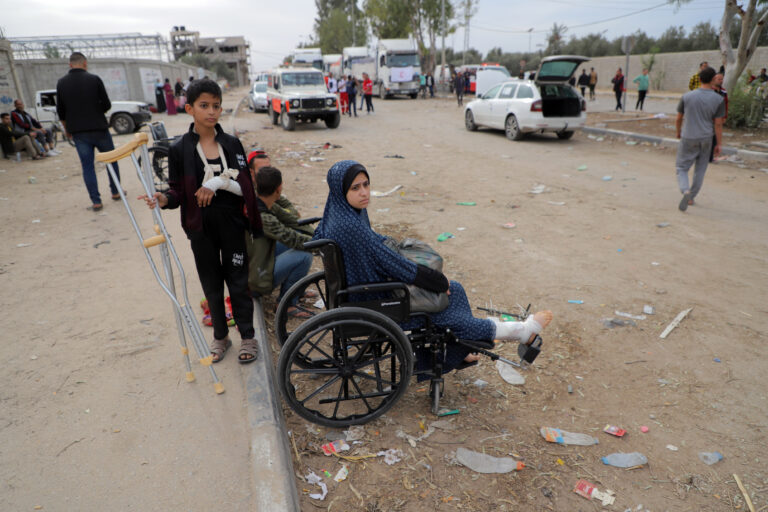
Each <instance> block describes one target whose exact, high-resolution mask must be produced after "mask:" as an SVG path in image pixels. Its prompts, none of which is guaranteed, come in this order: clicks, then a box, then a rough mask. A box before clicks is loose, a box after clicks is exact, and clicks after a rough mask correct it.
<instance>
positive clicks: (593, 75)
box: [589, 68, 597, 101]
mask: <svg viewBox="0 0 768 512" xmlns="http://www.w3.org/2000/svg"><path fill="white" fill-rule="evenodd" d="M595 87H597V71H595V68H589V99H590V100H592V101H595Z"/></svg>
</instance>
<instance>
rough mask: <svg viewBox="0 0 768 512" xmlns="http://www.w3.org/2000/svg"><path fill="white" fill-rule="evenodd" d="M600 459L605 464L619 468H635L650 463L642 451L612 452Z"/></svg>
mask: <svg viewBox="0 0 768 512" xmlns="http://www.w3.org/2000/svg"><path fill="white" fill-rule="evenodd" d="M600 460H602V461H603V464H606V465H608V466H614V467H617V468H633V467H635V466H643V465H645V464H648V459H647V458H646V456H645V455H643V454H642V453H640V452H632V453H612V454H610V455H606V456H605V457H601V458H600Z"/></svg>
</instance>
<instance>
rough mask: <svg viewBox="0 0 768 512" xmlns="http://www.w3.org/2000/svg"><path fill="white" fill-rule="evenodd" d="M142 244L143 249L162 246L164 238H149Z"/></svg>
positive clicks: (160, 236) (159, 236)
mask: <svg viewBox="0 0 768 512" xmlns="http://www.w3.org/2000/svg"><path fill="white" fill-rule="evenodd" d="M143 243H144V247H146V248H147V249H149V248H150V247H154V246H156V245H160V244H164V243H165V236H163V235H156V236H151V237H149V238H145V239H144V242H143Z"/></svg>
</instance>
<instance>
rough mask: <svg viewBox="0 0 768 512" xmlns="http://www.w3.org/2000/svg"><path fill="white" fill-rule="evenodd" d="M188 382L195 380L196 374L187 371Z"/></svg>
mask: <svg viewBox="0 0 768 512" xmlns="http://www.w3.org/2000/svg"><path fill="white" fill-rule="evenodd" d="M187 382H195V374H194V373H192V372H187Z"/></svg>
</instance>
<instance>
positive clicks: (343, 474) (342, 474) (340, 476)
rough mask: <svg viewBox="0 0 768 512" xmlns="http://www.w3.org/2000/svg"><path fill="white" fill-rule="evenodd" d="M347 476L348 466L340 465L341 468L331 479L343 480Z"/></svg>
mask: <svg viewBox="0 0 768 512" xmlns="http://www.w3.org/2000/svg"><path fill="white" fill-rule="evenodd" d="M348 476H349V468H347V466H341V469H340V470H339V471H338V472H337V473H336V476H335V477H333V479H334V480H335V481H337V482H343V481H344V480H346V479H347V477H348Z"/></svg>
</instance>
